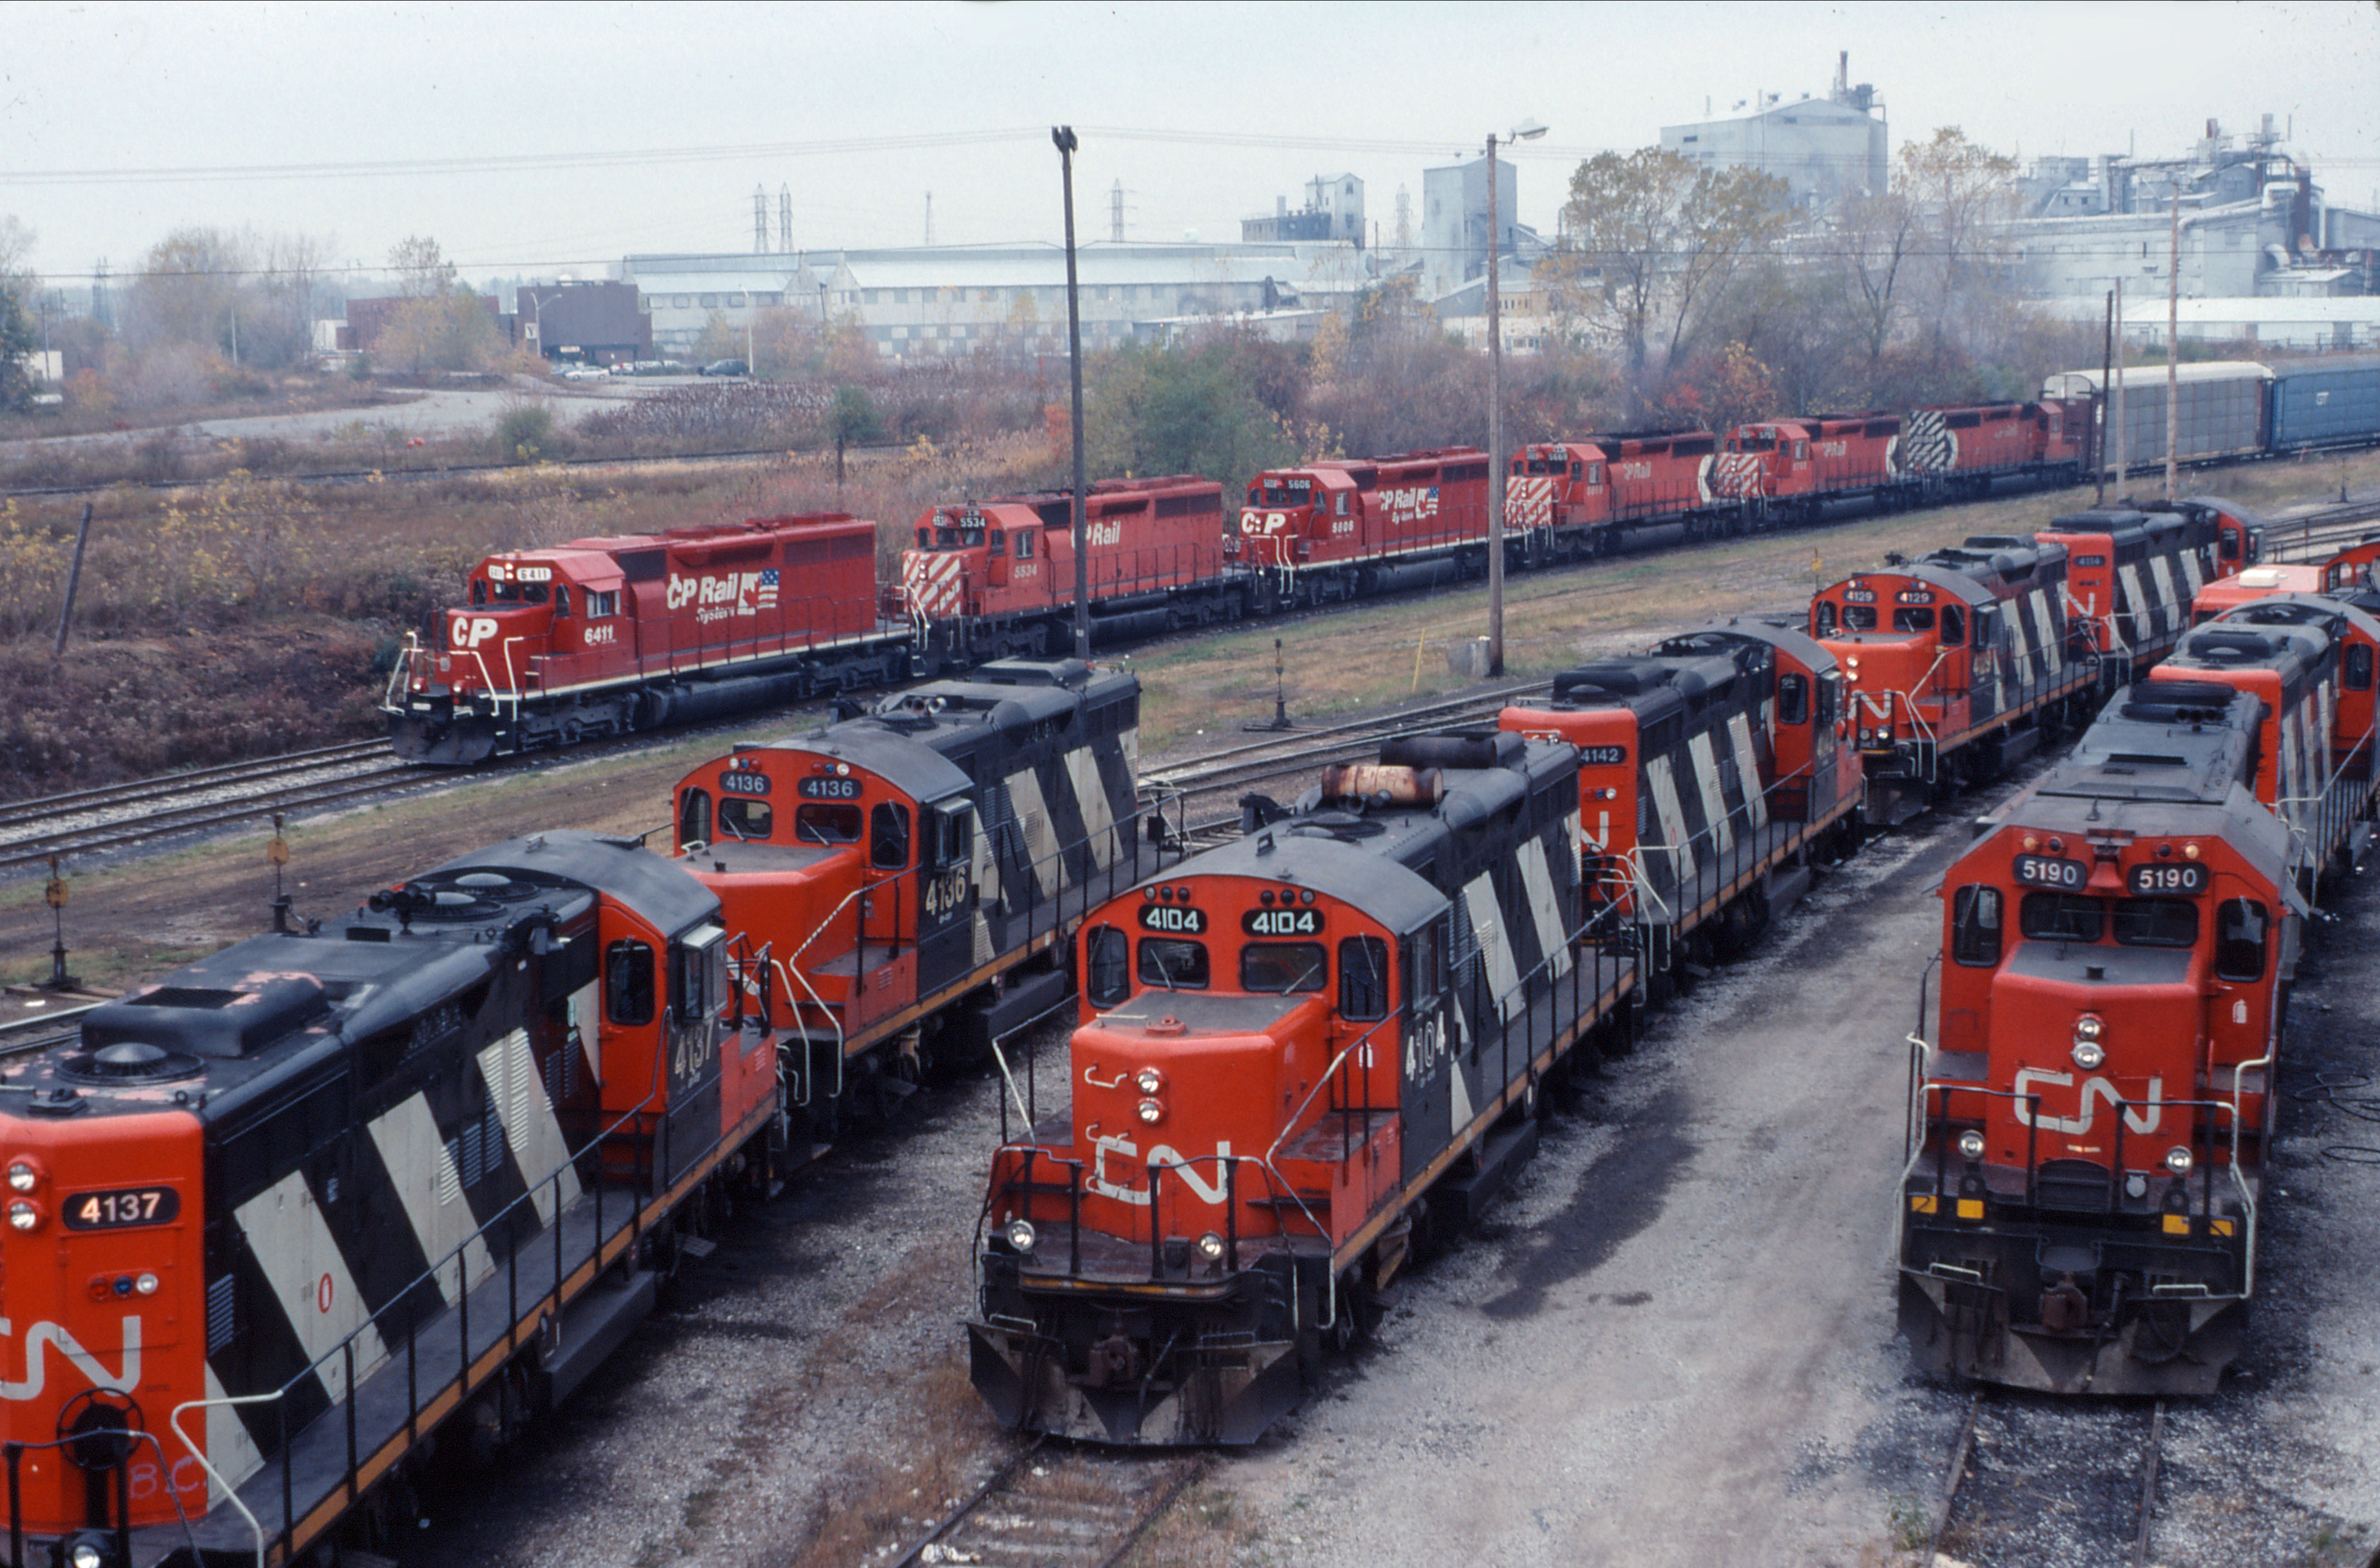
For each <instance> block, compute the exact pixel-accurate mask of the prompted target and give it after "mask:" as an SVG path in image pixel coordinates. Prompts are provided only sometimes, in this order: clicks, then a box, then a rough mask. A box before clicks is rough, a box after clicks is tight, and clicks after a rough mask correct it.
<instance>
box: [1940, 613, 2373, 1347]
mask: <svg viewBox="0 0 2380 1568" xmlns="http://www.w3.org/2000/svg"><path fill="white" fill-rule="evenodd" d="M2375 642H2380V623H2375V622H2374V621H2373V620H2372V619H2371V618H2370V617H2368V616H2366V615H2364V614H2362V613H2361V612H2360V611H2357V610H2355V609H2353V608H2351V607H2350V606H2347V605H2345V604H2342V603H2339V602H2336V601H2331V600H2324V599H2317V598H2310V597H2301V596H2277V597H2274V598H2269V599H2265V600H2261V601H2258V602H2253V603H2250V604H2246V605H2242V606H2240V607H2239V608H2235V609H2233V610H2231V611H2229V612H2228V613H2227V614H2224V615H2222V616H2221V617H2219V618H2217V619H2216V620H2214V621H2212V622H2209V623H2207V624H2205V625H2204V626H2199V627H2197V628H2195V629H2193V630H2192V631H2191V632H2189V633H2188V634H2186V635H2185V636H2184V637H2183V638H2181V640H2180V645H2179V647H2178V649H2177V650H2176V652H2175V654H2174V656H2173V657H2172V658H2171V659H2170V660H2168V662H2166V663H2164V664H2162V665H2160V666H2158V667H2157V668H2156V669H2155V670H2154V671H2152V672H2151V675H2150V678H2149V679H2148V680H2146V681H2144V682H2143V683H2141V684H2139V685H2138V686H2135V687H2131V688H2130V689H2129V690H2127V691H2125V692H2123V693H2121V694H2119V696H2118V697H2117V698H2116V699H2114V700H2113V701H2112V702H2111V703H2110V704H2109V706H2108V708H2107V711H2106V712H2105V713H2103V714H2102V715H2101V717H2100V718H2099V720H2098V722H2097V723H2095V724H2094V725H2093V726H2092V727H2091V729H2090V730H2089V732H2088V733H2086V734H2085V735H2084V736H2083V739H2082V741H2081V742H2080V744H2079V745H2078V747H2077V748H2076V751H2075V753H2074V755H2073V756H2072V757H2071V758H2070V760H2066V761H2064V762H2062V763H2060V764H2059V765H2058V766H2057V767H2056V768H2054V769H2052V770H2051V771H2050V772H2049V773H2048V774H2046V776H2045V777H2044V778H2043V779H2042V780H2041V781H2040V782H2039V783H2037V784H2034V786H2033V787H2031V788H2030V789H2028V790H2026V791H2025V792H2024V793H2022V794H2021V795H2019V796H2017V797H2016V798H2015V799H2014V800H2012V801H2011V802H2010V803H2009V804H2008V805H2006V806H2004V807H2003V808H2000V809H1999V810H1998V811H1995V812H1994V813H1992V814H1991V815H1990V816H1989V817H1988V818H1986V819H1985V822H1984V831H1983V833H1982V835H1981V836H1980V837H1979V838H1978V840H1977V841H1976V843H1975V845H1974V846H1973V848H1972V849H1970V850H1969V851H1968V852H1967V854H1966V855H1965V856H1964V857H1962V858H1961V860H1960V861H1959V863H1958V864H1957V865H1955V866H1954V867H1952V868H1951V869H1950V870H1949V873H1948V874H1947V875H1946V876H1945V878H1944V881H1943V897H1944V903H1945V906H1946V909H1945V922H1944V943H1943V954H1942V976H1941V996H1940V1002H1939V1007H1938V1012H1937V1015H1936V1020H1935V1028H1936V1032H1935V1034H1934V1037H1933V1039H1930V1040H1928V1039H1924V1038H1923V1037H1922V1036H1913V1037H1912V1046H1913V1062H1912V1082H1911V1101H1910V1162H1909V1166H1908V1169H1907V1172H1906V1173H1905V1175H1904V1177H1903V1181H1902V1191H1901V1198H1902V1204H1903V1209H1902V1221H1901V1237H1900V1322H1901V1330H1902V1332H1903V1333H1904V1335H1905V1336H1906V1337H1907V1338H1908V1340H1909V1341H1910V1343H1911V1345H1912V1346H1913V1349H1914V1351H1915V1354H1916V1355H1917V1357H1918V1359H1919V1361H1920V1362H1921V1363H1922V1364H1924V1365H1925V1366H1927V1367H1932V1368H1935V1369H1938V1370H1945V1371H1949V1372H1954V1373H1957V1374H1961V1375H1964V1376H1971V1377H1976V1378H1981V1379H1985V1380H1992V1381H1998V1382H2005V1383H2011V1384H2016V1385H2019V1386H2022V1387H2029V1388H2040V1389H2047V1390H2054V1391H2058V1392H2099V1393H2133V1392H2204V1391H2206V1390H2210V1389H2212V1388H2213V1387H2214V1386H2215V1384H2216V1380H2217V1379H2218V1378H2219V1377H2220V1376H2221V1373H2222V1370H2223V1368H2224V1367H2226V1366H2227V1365H2228V1364H2229V1362H2230V1361H2231V1359H2232V1358H2233V1356H2234V1355H2236V1354H2237V1353H2238V1350H2239V1348H2240V1343H2241V1336H2242V1333H2243V1331H2244V1329H2245V1324H2246V1316H2247V1309H2248V1304H2249V1302H2250V1300H2251V1299H2252V1298H2253V1295H2254V1291H2255V1284H2256V1263H2257V1254H2256V1248H2257V1240H2258V1233H2259V1226H2260V1222H2261V1218H2262V1211H2263V1206H2264V1204H2265V1199H2266V1190H2265V1182H2264V1172H2265V1155H2266V1150H2267V1148H2268V1144H2269V1139H2270V1137H2271V1135H2272V1128H2273V1112H2274V1109H2275V1100H2276V1097H2275V1095H2274V1092H2273V1086H2274V1083H2275V1079H2276V1076H2277V1070H2278V1061H2279V1055H2280V1051H2281V1049H2282V1043H2283V1022H2284V1018H2285V1015H2286V1011H2287V1006H2288V1000H2289V983H2290V978H2291V976H2292V973H2293V970H2294V966H2295V964H2296V959H2297V953H2298V943H2299V935H2300V926H2301V919H2302V917H2303V915H2304V913H2305V912H2306V909H2307V907H2308V904H2307V901H2308V899H2309V897H2310V896H2311V894H2312V893H2313V890H2314V888H2315V886H2316V879H2317V877H2318V876H2319V874H2320V873H2322V872H2323V871H2324V870H2325V869H2330V868H2332V867H2333V866H2335V865H2337V864H2340V863H2343V862H2346V861H2349V860H2351V858H2352V857H2353V856H2354V855H2356V854H2358V853H2360V851H2361V848H2362V845H2363V844H2364V843H2365V842H2366V841H2367V840H2368V838H2369V834H2370V827H2369V824H2368V819H2369V817H2370V815H2371V812H2372V807H2373V798H2374V796H2373V790H2374V772H2373V744H2374V708H2373V696H2374V692H2373V685H2374V680H2373V675H2374V648H2375Z"/></svg>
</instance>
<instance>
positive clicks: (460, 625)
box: [448, 615, 496, 649]
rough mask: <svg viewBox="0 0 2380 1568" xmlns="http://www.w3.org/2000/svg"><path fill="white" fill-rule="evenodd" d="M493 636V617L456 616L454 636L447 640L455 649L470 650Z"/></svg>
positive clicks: (494, 619)
mask: <svg viewBox="0 0 2380 1568" xmlns="http://www.w3.org/2000/svg"><path fill="white" fill-rule="evenodd" d="M495 635H496V618H495V617H494V616H493V615H457V616H455V633H454V636H453V637H452V638H449V639H448V640H449V641H450V642H451V643H452V644H453V645H454V646H455V648H458V649H472V648H477V647H479V646H480V644H481V643H483V642H485V641H487V640H488V638H492V637H493V636H495Z"/></svg>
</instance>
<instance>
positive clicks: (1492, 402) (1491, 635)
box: [1488, 120, 1546, 675]
mask: <svg viewBox="0 0 2380 1568" xmlns="http://www.w3.org/2000/svg"><path fill="white" fill-rule="evenodd" d="M1545 134H1546V128H1545V127H1543V126H1541V125H1539V124H1537V123H1536V121H1535V120H1524V121H1523V122H1522V123H1521V125H1520V126H1519V127H1518V128H1515V129H1514V130H1513V131H1512V134H1511V135H1510V136H1507V137H1506V138H1505V139H1504V140H1505V141H1506V142H1508V143H1510V142H1514V141H1527V140H1533V139H1535V138H1536V137H1540V136H1543V135H1545ZM1502 239H1503V236H1502V234H1501V233H1500V230H1499V225H1498V213H1497V211H1496V138H1495V137H1494V136H1493V135H1490V136H1489V137H1488V674H1489V675H1502V674H1503V673H1504V468H1505V462H1504V324H1503V315H1502V310H1501V309H1500V307H1501V304H1502V300H1501V299H1500V297H1499V296H1500V288H1501V280H1500V277H1499V276H1498V274H1497V270H1496V252H1497V251H1499V250H1500V249H1503V245H1502Z"/></svg>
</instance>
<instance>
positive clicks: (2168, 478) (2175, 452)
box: [2165, 179, 2181, 501]
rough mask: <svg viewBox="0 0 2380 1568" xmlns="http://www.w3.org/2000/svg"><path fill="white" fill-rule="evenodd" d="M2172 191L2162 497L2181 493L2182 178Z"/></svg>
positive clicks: (2167, 276) (2168, 258)
mask: <svg viewBox="0 0 2380 1568" xmlns="http://www.w3.org/2000/svg"><path fill="white" fill-rule="evenodd" d="M2172 191H2173V202H2172V206H2173V239H2172V241H2171V246H2170V249H2168V252H2167V259H2166V288H2165V498H2166V499H2167V500H2168V501H2173V500H2178V499H2180V493H2181V488H2180V477H2179V476H2180V472H2181V460H2180V451H2181V181H2180V180H2179V179H2176V180H2175V181H2174V182H2173V186H2172Z"/></svg>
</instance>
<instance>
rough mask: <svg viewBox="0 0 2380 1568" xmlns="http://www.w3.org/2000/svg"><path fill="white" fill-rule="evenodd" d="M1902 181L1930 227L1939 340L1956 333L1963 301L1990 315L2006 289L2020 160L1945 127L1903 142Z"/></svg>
mask: <svg viewBox="0 0 2380 1568" xmlns="http://www.w3.org/2000/svg"><path fill="white" fill-rule="evenodd" d="M1900 194H1901V196H1902V197H1903V198H1904V199H1905V200H1906V201H1908V202H1909V203H1910V204H1911V206H1912V207H1913V209H1914V211H1915V213H1916V214H1917V217H1918V221H1919V223H1920V224H1921V225H1922V233H1923V235H1924V246H1923V249H1924V251H1925V261H1926V263H1927V271H1928V273H1930V274H1931V275H1930V279H1929V281H1930V283H1931V288H1930V290H1929V292H1930V294H1931V296H1932V305H1933V323H1932V324H1933V330H1934V334H1935V336H1936V338H1937V341H1939V340H1942V339H1945V338H1948V337H1949V336H1950V335H1951V334H1953V333H1954V332H1955V330H1956V329H1957V327H1958V325H1959V324H1960V323H1959V322H1958V320H1957V318H1958V317H1959V316H1960V315H1961V313H1962V309H1961V308H1962V307H1963V313H1965V314H1967V315H1969V316H1971V317H1973V316H1976V315H1977V314H1978V312H1984V313H1987V312H1989V311H1990V310H1993V309H1994V308H1995V307H1996V305H1997V304H1998V302H1999V301H1998V296H1999V295H2001V294H2002V293H2004V290H2003V289H2002V288H2000V287H1999V285H2000V284H2001V282H2002V279H2001V277H2000V276H1999V274H2000V273H2002V272H2003V271H2004V269H2002V268H2001V267H2000V266H1999V265H1998V261H1999V255H2000V251H1999V248H1998V243H1997V237H1998V235H2000V234H2001V233H2003V232H2005V229H2004V225H2006V223H2007V221H2008V220H2009V219H2010V217H2012V216H2013V215H2014V214H2015V212H2016V160H2015V159H2014V158H2011V157H2009V156H2008V155H2007V154H2005V153H2000V152H1993V151H1991V149H1989V148H1987V147H1981V146H1978V145H1977V144H1975V143H1974V142H1972V141H1970V140H1967V136H1966V133H1965V132H1964V131H1962V130H1961V129H1960V128H1958V127H1956V126H1944V127H1942V128H1940V129H1938V130H1937V131H1936V132H1935V133H1934V135H1933V138H1932V140H1927V141H1923V142H1916V141H1913V142H1910V143H1908V144H1906V145H1904V146H1903V147H1902V148H1901V150H1900ZM1987 295H1988V296H1992V297H1993V298H1985V296H1987Z"/></svg>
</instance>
